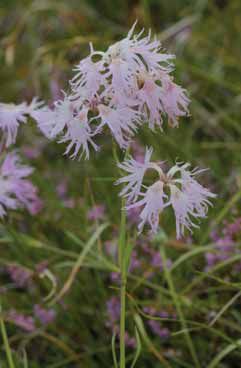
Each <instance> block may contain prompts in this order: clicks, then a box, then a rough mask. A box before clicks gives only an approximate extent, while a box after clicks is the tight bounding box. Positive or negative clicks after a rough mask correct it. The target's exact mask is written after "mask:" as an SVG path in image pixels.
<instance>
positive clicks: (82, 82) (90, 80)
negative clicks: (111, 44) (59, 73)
mask: <svg viewBox="0 0 241 368" xmlns="http://www.w3.org/2000/svg"><path fill="white" fill-rule="evenodd" d="M94 53H95V52H94V50H93V46H92V44H90V55H89V56H88V57H86V58H85V59H83V60H81V61H80V62H79V64H78V65H77V66H76V67H75V68H74V71H76V72H77V74H76V75H75V76H74V78H73V79H72V80H71V82H70V84H71V87H72V91H73V97H74V99H80V100H81V102H83V101H84V100H85V99H91V98H92V97H93V96H94V95H95V94H96V93H97V92H98V90H99V88H100V86H101V85H102V84H103V82H104V77H103V74H102V73H101V72H102V69H103V65H102V62H101V61H97V62H94V61H93V60H92V57H93V54H94Z"/></svg>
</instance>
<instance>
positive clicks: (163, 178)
mask: <svg viewBox="0 0 241 368" xmlns="http://www.w3.org/2000/svg"><path fill="white" fill-rule="evenodd" d="M152 151H153V150H152V148H149V149H146V154H145V159H144V162H143V163H140V162H137V161H136V160H135V159H134V158H133V157H130V158H128V159H126V160H125V161H124V162H123V163H120V164H119V167H120V168H121V169H122V170H124V171H126V172H127V175H126V176H124V177H122V178H120V179H119V180H118V181H117V182H116V184H122V183H124V184H126V186H125V187H124V188H123V189H122V191H121V192H120V195H121V196H123V197H125V198H126V200H127V205H126V209H127V210H130V209H133V208H138V207H141V208H142V211H141V212H140V220H141V221H140V223H139V226H138V228H139V231H140V232H141V231H142V229H143V227H144V225H145V224H146V223H148V224H149V225H150V227H151V231H152V232H153V233H156V232H157V230H158V224H159V215H160V213H161V212H162V211H163V210H164V208H166V207H168V206H169V205H170V206H172V208H173V210H174V214H175V218H176V233H177V239H179V238H180V237H181V236H182V235H183V234H184V229H185V228H187V229H188V230H189V231H191V228H192V227H198V226H197V225H196V224H195V223H194V222H193V218H197V219H199V218H204V217H206V213H207V210H208V205H210V204H211V203H210V200H209V198H214V197H215V194H213V193H211V192H210V191H209V190H208V189H206V188H205V187H203V186H202V185H201V184H199V183H198V182H197V181H196V180H195V177H196V176H197V175H198V174H200V173H202V172H203V171H204V170H200V169H198V168H196V169H194V170H192V171H190V170H189V166H190V164H189V163H185V164H183V163H177V164H176V165H174V166H173V167H172V168H171V169H170V170H169V171H168V172H167V173H165V172H164V170H163V168H162V166H163V165H162V163H160V162H159V163H156V162H152V161H150V160H151V155H152ZM149 169H152V170H154V171H156V172H157V174H158V176H159V179H158V180H157V181H155V182H154V183H153V184H152V185H150V186H148V187H147V186H144V185H143V179H144V175H145V174H146V171H147V170H149ZM143 189H144V191H143Z"/></svg>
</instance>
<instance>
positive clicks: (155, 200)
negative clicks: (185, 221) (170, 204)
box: [126, 181, 166, 233]
mask: <svg viewBox="0 0 241 368" xmlns="http://www.w3.org/2000/svg"><path fill="white" fill-rule="evenodd" d="M140 195H141V196H143V197H144V198H143V199H141V200H140V201H138V202H136V203H134V204H132V205H129V206H127V207H126V209H127V210H129V209H131V208H136V207H139V206H144V208H143V210H142V211H141V213H140V219H141V222H140V224H139V225H138V229H139V231H140V232H142V229H143V227H144V225H145V224H146V223H148V224H149V225H150V227H151V231H152V232H153V233H156V232H157V229H158V224H159V215H160V213H161V212H162V211H163V209H164V207H165V204H164V198H165V197H166V195H165V193H164V192H163V183H162V182H161V181H157V182H156V183H154V184H152V185H151V186H150V187H149V188H148V189H147V191H146V193H145V194H142V193H140Z"/></svg>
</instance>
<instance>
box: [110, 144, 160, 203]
mask: <svg viewBox="0 0 241 368" xmlns="http://www.w3.org/2000/svg"><path fill="white" fill-rule="evenodd" d="M152 152H153V149H152V148H146V153H145V158H144V162H143V163H142V162H138V161H136V160H134V159H133V158H132V157H130V158H129V159H127V160H125V161H124V162H122V163H120V164H118V167H119V168H120V169H122V170H124V171H127V173H128V175H127V176H124V177H123V178H120V179H119V180H117V182H116V184H117V185H118V184H122V183H125V184H126V186H125V187H124V188H123V189H122V191H121V192H120V196H124V197H126V198H127V201H128V202H130V201H132V200H133V201H136V199H137V198H138V196H139V194H140V192H141V186H142V181H143V177H144V175H145V172H146V170H147V169H148V168H150V159H151V155H152Z"/></svg>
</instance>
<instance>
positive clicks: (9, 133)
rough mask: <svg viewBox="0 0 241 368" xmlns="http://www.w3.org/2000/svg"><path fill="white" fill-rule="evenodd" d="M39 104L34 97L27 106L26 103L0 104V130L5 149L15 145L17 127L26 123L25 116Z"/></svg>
mask: <svg viewBox="0 0 241 368" xmlns="http://www.w3.org/2000/svg"><path fill="white" fill-rule="evenodd" d="M41 104H42V102H38V100H37V98H36V97H35V98H34V99H33V100H32V102H31V103H30V104H29V105H27V103H26V102H23V103H21V104H19V105H15V104H5V103H0V128H1V130H2V131H3V135H4V139H5V140H6V146H7V147H8V146H10V145H11V144H13V143H15V141H16V138H17V132H18V127H19V125H20V124H21V123H26V122H27V115H31V114H32V113H33V112H34V111H35V110H36V109H38V108H39V107H40V105H41Z"/></svg>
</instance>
